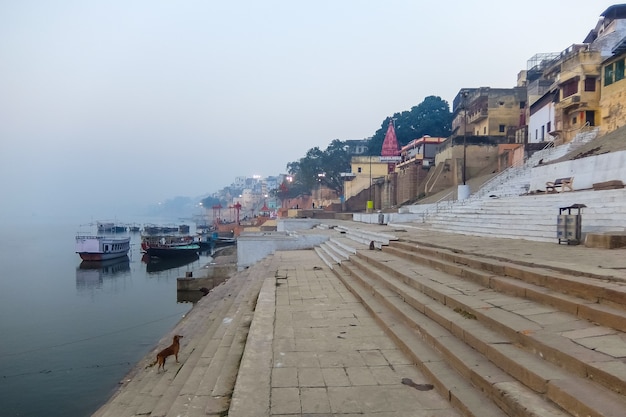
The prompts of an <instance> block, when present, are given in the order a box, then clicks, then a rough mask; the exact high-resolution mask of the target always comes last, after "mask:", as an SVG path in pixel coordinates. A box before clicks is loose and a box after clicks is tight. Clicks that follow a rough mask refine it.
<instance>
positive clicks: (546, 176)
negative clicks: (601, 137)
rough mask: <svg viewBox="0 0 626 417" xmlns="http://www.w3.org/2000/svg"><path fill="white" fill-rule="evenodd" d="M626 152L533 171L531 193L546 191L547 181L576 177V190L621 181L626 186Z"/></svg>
mask: <svg viewBox="0 0 626 417" xmlns="http://www.w3.org/2000/svg"><path fill="white" fill-rule="evenodd" d="M624 167H626V151H620V152H611V153H606V154H604V155H598V156H595V157H592V158H581V159H575V160H571V161H565V162H559V163H556V164H548V165H540V166H538V167H535V168H533V169H532V172H531V180H530V191H536V190H542V191H545V189H546V182H547V181H554V180H555V179H557V178H565V177H574V187H573V188H574V190H585V189H589V188H592V187H593V184H594V183H598V182H604V181H612V180H621V181H622V182H624V183H625V184H626V169H624Z"/></svg>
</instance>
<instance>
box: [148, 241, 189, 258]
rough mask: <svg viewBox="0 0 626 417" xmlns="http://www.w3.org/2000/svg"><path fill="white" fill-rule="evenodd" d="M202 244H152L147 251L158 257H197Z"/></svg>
mask: <svg viewBox="0 0 626 417" xmlns="http://www.w3.org/2000/svg"><path fill="white" fill-rule="evenodd" d="M199 251H200V245H198V244H195V243H190V244H188V245H160V246H150V247H148V249H147V250H146V253H147V254H148V255H150V256H155V257H157V258H191V257H197V256H198V252H199Z"/></svg>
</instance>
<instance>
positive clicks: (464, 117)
mask: <svg viewBox="0 0 626 417" xmlns="http://www.w3.org/2000/svg"><path fill="white" fill-rule="evenodd" d="M461 95H462V97H463V175H462V176H463V185H465V183H466V182H467V172H466V171H467V168H466V167H467V91H463V92H462V93H461Z"/></svg>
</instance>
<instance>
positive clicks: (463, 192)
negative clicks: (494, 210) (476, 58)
mask: <svg viewBox="0 0 626 417" xmlns="http://www.w3.org/2000/svg"><path fill="white" fill-rule="evenodd" d="M468 95H469V92H468V91H466V90H465V91H461V98H462V105H463V170H462V172H461V179H462V181H463V184H462V185H459V186H458V190H457V198H458V199H459V200H465V199H467V198H468V197H469V196H470V189H469V185H467V184H466V182H467V96H468Z"/></svg>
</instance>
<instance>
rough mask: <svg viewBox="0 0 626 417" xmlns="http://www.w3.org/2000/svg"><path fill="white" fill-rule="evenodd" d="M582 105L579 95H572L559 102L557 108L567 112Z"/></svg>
mask: <svg viewBox="0 0 626 417" xmlns="http://www.w3.org/2000/svg"><path fill="white" fill-rule="evenodd" d="M582 104H583V103H582V102H581V98H580V94H574V95H571V96H569V97H566V98H564V99H563V100H561V101H559V104H558V106H559V107H560V108H562V109H563V110H568V109H570V108H572V107H579V106H580V105H582Z"/></svg>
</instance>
